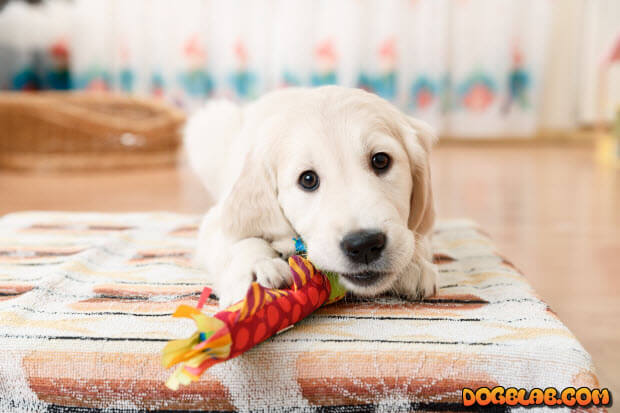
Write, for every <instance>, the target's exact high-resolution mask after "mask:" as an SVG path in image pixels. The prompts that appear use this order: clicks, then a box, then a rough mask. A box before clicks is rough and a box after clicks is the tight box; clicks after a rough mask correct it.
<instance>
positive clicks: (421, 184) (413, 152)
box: [403, 117, 437, 235]
mask: <svg viewBox="0 0 620 413" xmlns="http://www.w3.org/2000/svg"><path fill="white" fill-rule="evenodd" d="M403 140H404V143H405V148H406V150H407V153H408V155H409V163H410V167H411V175H412V178H413V191H412V193H411V208H410V210H409V222H408V226H409V229H410V230H412V231H414V232H415V233H417V234H421V235H425V234H427V233H428V232H429V231H430V230H431V229H432V228H433V225H434V223H435V206H434V202H433V190H432V188H431V171H430V162H429V154H430V151H431V148H432V146H433V144H434V143H435V141H436V140H437V134H436V132H435V130H434V129H433V128H432V127H431V126H430V125H429V124H427V123H426V122H423V121H421V120H418V119H413V118H410V117H408V118H407V127H405V128H404V136H403Z"/></svg>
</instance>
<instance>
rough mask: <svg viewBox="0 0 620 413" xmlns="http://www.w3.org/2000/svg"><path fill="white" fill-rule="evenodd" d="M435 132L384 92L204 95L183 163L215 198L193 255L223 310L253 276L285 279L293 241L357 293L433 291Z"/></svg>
mask: <svg viewBox="0 0 620 413" xmlns="http://www.w3.org/2000/svg"><path fill="white" fill-rule="evenodd" d="M434 140H435V135H434V132H433V131H432V129H431V128H430V127H429V126H428V125H427V124H426V123H424V122H421V121H419V120H415V119H412V118H410V117H408V116H406V115H404V114H403V113H401V112H400V111H399V110H397V109H396V108H395V107H394V106H392V105H391V104H390V103H388V102H387V101H385V100H383V99H381V98H380V97H378V96H376V95H374V94H371V93H367V92H365V91H362V90H359V89H349V88H343V87H337V86H326V87H321V88H316V89H305V88H290V89H284V90H279V91H276V92H272V93H270V94H267V95H265V96H264V97H262V98H261V99H259V100H257V101H256V102H254V103H251V104H249V105H247V106H245V107H238V106H236V105H235V104H233V103H230V102H226V101H215V102H212V103H209V104H207V105H206V107H204V108H203V109H201V110H199V111H198V112H197V113H196V114H195V115H193V117H191V118H190V120H189V121H188V124H187V126H186V129H185V145H186V149H187V152H188V158H189V163H190V165H191V167H192V168H193V169H194V170H195V172H196V173H197V174H198V176H199V177H200V178H201V180H202V182H203V183H204V185H205V186H206V188H207V190H208V191H209V192H210V193H211V195H212V196H213V197H214V198H215V199H216V201H217V203H216V205H215V206H214V207H213V208H212V209H211V210H210V211H209V212H208V213H207V214H206V215H205V217H204V219H203V221H202V224H201V227H200V234H199V239H198V246H197V249H196V255H195V260H196V263H197V264H198V265H200V266H202V267H203V268H205V269H206V270H207V272H208V274H209V277H211V280H210V281H211V282H212V283H213V285H214V287H215V291H216V293H217V294H218V296H219V298H220V306H221V307H226V306H228V305H230V304H232V303H234V302H236V301H238V300H240V299H242V298H243V297H244V295H245V293H246V291H247V289H248V287H249V285H250V283H251V282H252V281H254V280H256V281H258V282H259V283H260V284H262V285H264V286H265V287H272V288H279V287H284V286H287V285H289V284H290V281H291V275H290V270H289V268H288V265H287V262H286V259H287V257H288V256H290V255H291V254H293V253H294V241H293V238H295V237H300V236H301V238H302V239H303V240H304V241H305V243H306V246H307V252H308V258H309V259H310V260H311V261H312V262H313V263H314V265H315V266H316V267H317V268H319V269H322V270H327V271H334V272H337V273H339V274H340V280H341V283H342V284H343V285H344V286H345V288H347V290H349V291H350V292H352V293H353V294H356V295H359V296H374V295H377V294H380V293H384V292H392V293H396V294H398V295H401V296H405V297H408V298H410V299H421V298H424V297H428V296H431V295H434V294H435V291H436V287H437V270H436V268H435V266H434V265H433V264H432V253H431V250H430V244H429V239H428V234H429V231H430V230H431V228H432V226H433V223H434V218H435V212H434V208H433V199H432V198H433V197H432V192H431V185H430V171H429V160H428V156H429V152H430V149H431V146H432V143H433V141H434Z"/></svg>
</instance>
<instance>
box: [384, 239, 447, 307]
mask: <svg viewBox="0 0 620 413" xmlns="http://www.w3.org/2000/svg"><path fill="white" fill-rule="evenodd" d="M437 279H438V271H437V266H436V265H435V264H433V254H432V251H431V246H430V240H429V239H428V238H427V237H422V238H420V239H419V240H418V241H417V242H416V252H415V254H414V256H413V259H412V260H411V262H410V263H409V264H408V265H407V267H405V269H404V270H403V272H402V273H401V275H400V276H399V278H398V280H397V281H396V283H395V284H394V289H395V290H396V292H397V293H398V294H401V295H404V296H406V297H408V298H410V299H414V300H421V299H423V298H427V297H431V296H433V295H435V294H437Z"/></svg>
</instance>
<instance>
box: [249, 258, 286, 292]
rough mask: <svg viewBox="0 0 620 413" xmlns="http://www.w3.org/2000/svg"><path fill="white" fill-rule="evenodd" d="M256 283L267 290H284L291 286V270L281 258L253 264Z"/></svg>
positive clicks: (267, 259)
mask: <svg viewBox="0 0 620 413" xmlns="http://www.w3.org/2000/svg"><path fill="white" fill-rule="evenodd" d="M253 273H254V275H255V276H256V281H258V283H259V284H260V285H262V286H263V287H267V288H285V287H288V286H290V285H291V284H292V282H293V279H292V276H291V270H290V268H289V266H288V264H287V263H286V261H284V260H283V259H281V258H266V259H264V260H260V261H258V262H257V263H256V264H254V268H253Z"/></svg>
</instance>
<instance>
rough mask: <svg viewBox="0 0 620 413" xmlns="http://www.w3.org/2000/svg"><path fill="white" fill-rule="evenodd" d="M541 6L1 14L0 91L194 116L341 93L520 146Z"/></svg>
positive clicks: (539, 51)
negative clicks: (215, 102)
mask: <svg viewBox="0 0 620 413" xmlns="http://www.w3.org/2000/svg"><path fill="white" fill-rule="evenodd" d="M552 3H553V2H552V1H551V0H502V1H498V0H452V1H450V0H339V1H328V0H317V1H313V0H298V1H290V0H229V1H217V0H184V1H179V2H174V3H173V2H169V1H166V0H132V1H123V0H75V1H73V2H60V1H55V2H48V3H45V4H44V5H42V6H38V7H32V6H28V5H25V4H22V3H21V2H18V3H10V4H9V5H8V6H7V7H5V9H4V10H3V11H2V12H0V88H3V89H18V90H33V89H61V90H63V89H87V90H115V91H123V92H130V93H137V94H141V95H151V96H157V97H161V98H163V99H166V100H168V101H171V102H174V103H175V104H176V105H178V106H180V107H183V108H186V109H188V110H192V109H194V108H196V107H197V106H199V105H201V104H202V103H203V102H204V100H205V99H206V98H210V97H227V98H232V99H236V100H242V101H243V100H250V99H253V98H256V97H258V96H260V95H261V94H263V93H265V92H267V91H269V90H272V89H275V88H280V87H286V86H298V85H299V86H320V85H327V84H340V85H345V86H352V87H360V88H363V89H367V90H369V91H371V92H374V93H377V94H378V95H380V96H383V97H384V98H386V99H389V100H391V101H393V102H394V103H396V104H397V105H399V106H400V107H401V108H402V109H403V110H405V111H407V112H408V113H410V114H412V115H414V116H416V117H419V118H422V119H425V120H427V121H429V122H430V123H431V124H433V125H434V126H436V127H437V128H438V129H439V130H440V132H441V133H442V134H444V135H450V136H476V137H484V136H501V135H510V136H527V135H531V134H532V133H534V132H535V131H536V129H537V127H538V126H539V113H540V108H541V104H540V100H541V95H542V86H541V83H542V82H541V79H542V76H543V71H544V68H545V65H546V59H545V56H546V54H547V52H548V51H549V49H550V46H549V44H548V41H547V40H548V38H549V37H550V36H549V33H548V32H549V30H550V29H549V27H550V22H551V19H552V17H551V14H552V13H551V10H552V8H553V7H554V6H553V4H552ZM34 27H37V30H32V28H34Z"/></svg>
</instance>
